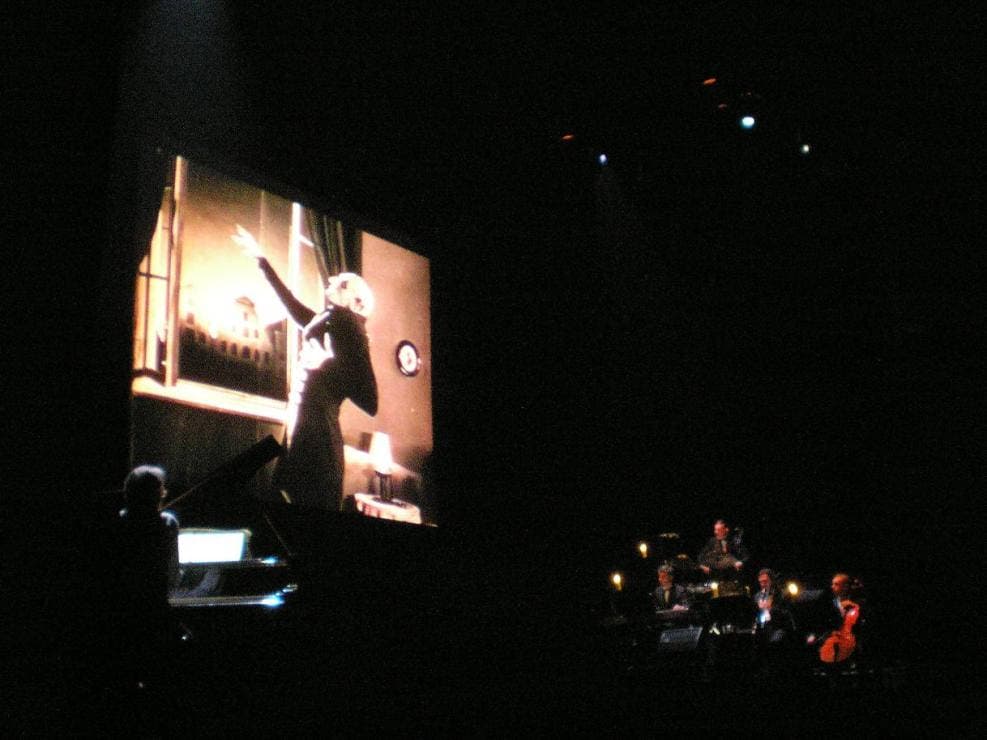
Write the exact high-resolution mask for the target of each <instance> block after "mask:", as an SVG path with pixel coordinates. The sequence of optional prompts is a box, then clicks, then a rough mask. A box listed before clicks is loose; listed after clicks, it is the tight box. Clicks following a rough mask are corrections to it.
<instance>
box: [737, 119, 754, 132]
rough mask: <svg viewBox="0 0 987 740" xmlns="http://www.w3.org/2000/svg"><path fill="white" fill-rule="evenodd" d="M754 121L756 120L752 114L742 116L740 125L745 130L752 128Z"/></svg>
mask: <svg viewBox="0 0 987 740" xmlns="http://www.w3.org/2000/svg"><path fill="white" fill-rule="evenodd" d="M756 123H757V121H756V120H755V119H754V116H744V117H743V118H741V119H740V127H741V128H745V129H747V130H750V129H752V128H754V124H756Z"/></svg>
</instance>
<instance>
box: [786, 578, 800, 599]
mask: <svg viewBox="0 0 987 740" xmlns="http://www.w3.org/2000/svg"><path fill="white" fill-rule="evenodd" d="M785 590H787V591H788V593H789V594H790V595H791V596H798V595H799V585H798V584H797V583H796V582H795V581H789V582H788V583H786V584H785Z"/></svg>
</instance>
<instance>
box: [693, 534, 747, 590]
mask: <svg viewBox="0 0 987 740" xmlns="http://www.w3.org/2000/svg"><path fill="white" fill-rule="evenodd" d="M749 557H750V556H749V554H748V553H747V548H745V547H744V546H743V544H742V543H741V542H740V539H739V538H738V537H731V536H730V527H728V526H727V523H726V522H725V521H724V520H723V519H717V520H716V522H715V523H714V524H713V536H712V537H710V538H709V540H707V542H706V544H705V545H704V546H703V549H702V550H700V551H699V558H698V559H699V569H700V570H702V572H703V573H705V574H706V575H707V576H711V577H713V578H716V579H718V580H724V581H735V580H737V579H738V578H739V576H740V572H741V571H742V570H743V567H744V563H745V562H747V559H748V558H749Z"/></svg>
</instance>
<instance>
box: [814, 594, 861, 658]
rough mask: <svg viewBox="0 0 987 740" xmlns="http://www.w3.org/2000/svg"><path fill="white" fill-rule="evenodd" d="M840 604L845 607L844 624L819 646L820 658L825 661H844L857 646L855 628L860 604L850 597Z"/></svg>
mask: <svg viewBox="0 0 987 740" xmlns="http://www.w3.org/2000/svg"><path fill="white" fill-rule="evenodd" d="M840 605H841V606H842V607H843V609H844V614H843V624H842V625H841V626H840V628H839V629H838V630H834V631H833V632H831V633H830V634H829V636H828V637H827V638H826V639H825V640H823V642H822V645H820V646H819V660H821V661H822V662H823V663H842V662H843V661H844V660H846V659H847V658H849V657H850V656H851V655H853V651H854V650H855V649H856V648H857V638H856V636H855V635H854V634H853V628H854V625H856V624H857V620H858V618H859V617H860V605H859V604H857V603H856V602H854V601H850V600H849V599H844V600H842V601H841V602H840Z"/></svg>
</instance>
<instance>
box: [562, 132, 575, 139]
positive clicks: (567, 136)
mask: <svg viewBox="0 0 987 740" xmlns="http://www.w3.org/2000/svg"><path fill="white" fill-rule="evenodd" d="M575 138H576V135H575V134H574V133H571V132H569V133H565V134H562V141H572V140H573V139H575Z"/></svg>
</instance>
